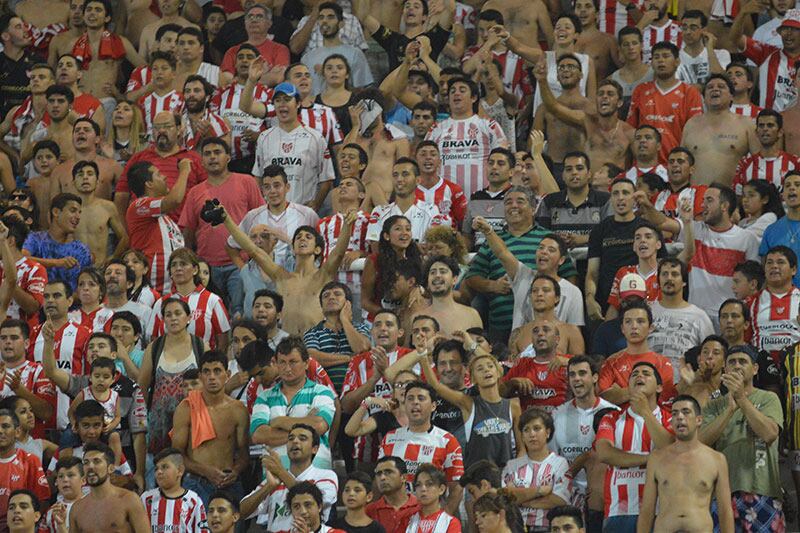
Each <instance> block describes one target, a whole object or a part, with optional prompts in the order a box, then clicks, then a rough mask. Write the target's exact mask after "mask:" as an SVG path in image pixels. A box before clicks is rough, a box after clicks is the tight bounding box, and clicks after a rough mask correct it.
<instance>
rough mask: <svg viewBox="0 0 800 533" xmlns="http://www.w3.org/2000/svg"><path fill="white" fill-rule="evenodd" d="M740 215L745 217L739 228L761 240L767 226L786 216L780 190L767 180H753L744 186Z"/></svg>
mask: <svg viewBox="0 0 800 533" xmlns="http://www.w3.org/2000/svg"><path fill="white" fill-rule="evenodd" d="M740 213H743V214H744V216H743V217H742V219H741V220H740V221H739V226H740V227H742V228H745V229H747V230H749V231H751V232H753V233H754V234H755V236H756V237H758V239H759V240H761V237H762V236H763V235H764V230H765V229H767V226H769V225H770V224H772V223H773V222H775V221H776V220H778V219H779V218H781V217H782V216H783V215H784V214H785V213H784V210H783V204H782V203H781V196H780V193H779V192H778V189H776V188H775V185H773V184H772V183H770V182H768V181H767V180H752V181H748V182H747V183H746V184H745V185H744V187H743V188H742V207H741V209H740Z"/></svg>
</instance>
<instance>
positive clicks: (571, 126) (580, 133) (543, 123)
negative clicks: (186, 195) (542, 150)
mask: <svg viewBox="0 0 800 533" xmlns="http://www.w3.org/2000/svg"><path fill="white" fill-rule="evenodd" d="M556 65H557V69H558V83H559V84H560V85H561V95H560V96H558V98H555V100H556V102H558V103H560V104H561V105H563V106H564V107H566V108H568V109H570V110H578V111H585V110H586V109H587V108H589V107H590V106H591V104H590V102H589V99H588V98H586V97H585V96H583V95H582V94H581V76H582V72H581V61H580V59H579V58H578V57H577V56H575V55H573V54H564V55H562V56H561V57H559V58H558V60H557V62H556ZM546 68H547V66H546V63H545V62H544V61H540V62H539V63H538V64H537V65H536V68H535V69H534V74H535V75H536V80H537V81H538V82H539V86H540V87H541V86H542V85H547V84H548V82H547V71H546ZM551 96H553V95H552V91H551ZM533 127H534V129H537V130H539V131H543V132H545V134H546V135H547V139H548V143H547V155H549V156H550V157H551V158H552V159H553V161H554V162H556V163H561V162H563V161H564V156H565V155H566V154H567V153H569V152H574V151H577V150H582V149H583V147H584V145H585V144H586V130H585V128H583V127H581V126H580V125H577V124H576V123H575V122H574V121H569V122H568V121H565V120H563V119H561V118H558V117H557V116H556V115H555V114H554V113H552V112H551V111H550V109H549V108H547V107H545V106H540V107H539V108H538V109H537V110H536V114H535V115H534V118H533ZM556 177H557V178H558V177H559V176H556Z"/></svg>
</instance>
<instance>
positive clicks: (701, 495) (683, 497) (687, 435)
mask: <svg viewBox="0 0 800 533" xmlns="http://www.w3.org/2000/svg"><path fill="white" fill-rule="evenodd" d="M702 422H703V417H702V415H701V414H700V404H699V403H697V400H695V399H694V398H692V397H691V396H684V395H681V396H677V397H676V398H675V401H674V402H673V403H672V429H673V431H674V432H675V439H676V440H675V442H673V443H672V444H670V445H668V446H667V447H665V448H658V449H656V450H654V451H653V452H652V453H651V454H650V456H649V457H648V458H647V477H646V479H645V484H644V495H643V496H642V501H641V504H640V506H639V520H638V521H637V524H636V525H637V529H638V531H651V530H653V531H676V530H682V529H687V530H705V531H710V530H711V529H713V527H712V526H713V521H712V519H711V513H710V512H709V507H710V506H711V500H712V498H713V499H716V500H717V501H718V502H725V504H724V505H721V506H719V509H720V513H719V531H721V532H723V533H732V532H733V510H732V509H731V507H730V505H727V502H728V501H729V500H730V497H731V487H730V481H729V479H728V461H727V460H726V459H725V456H724V455H722V454H721V453H719V452H716V451H714V450H713V449H711V448H709V447H708V446H706V445H705V444H703V443H702V442H700V440H699V439H698V438H697V433H698V431H699V428H700V425H701V424H702ZM656 506H658V509H660V511H659V513H658V516H656Z"/></svg>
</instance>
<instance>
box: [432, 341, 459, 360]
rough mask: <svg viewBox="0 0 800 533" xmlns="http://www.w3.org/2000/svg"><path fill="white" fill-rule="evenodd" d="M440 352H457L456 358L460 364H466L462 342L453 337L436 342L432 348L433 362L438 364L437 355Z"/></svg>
mask: <svg viewBox="0 0 800 533" xmlns="http://www.w3.org/2000/svg"><path fill="white" fill-rule="evenodd" d="M442 352H458V358H459V359H460V360H461V364H462V365H466V364H467V351H466V350H465V349H464V344H463V343H462V342H460V341H457V340H455V339H447V340H444V341H441V342H438V343H437V344H436V346H435V347H434V349H433V362H434V363H435V364H439V355H441V353H442Z"/></svg>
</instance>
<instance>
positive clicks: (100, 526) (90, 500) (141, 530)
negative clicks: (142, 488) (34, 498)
mask: <svg viewBox="0 0 800 533" xmlns="http://www.w3.org/2000/svg"><path fill="white" fill-rule="evenodd" d="M83 469H84V475H85V476H86V484H87V485H89V494H87V495H86V496H85V497H83V498H81V499H80V500H78V501H77V502H75V503H74V504H73V506H72V509H71V510H70V513H69V530H70V531H74V532H75V533H81V532H87V533H90V532H95V531H96V532H97V533H101V532H105V531H130V532H133V533H148V532H149V531H150V521H149V520H148V519H147V512H146V511H145V509H144V505H143V504H142V501H141V500H140V499H139V496H137V495H136V493H135V492H131V491H129V490H125V489H123V488H120V487H116V486H114V485H112V484H111V474H112V473H113V472H114V452H113V451H112V450H111V448H109V447H108V446H107V445H106V444H103V443H101V442H96V443H91V444H87V445H86V446H84V450H83Z"/></svg>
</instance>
